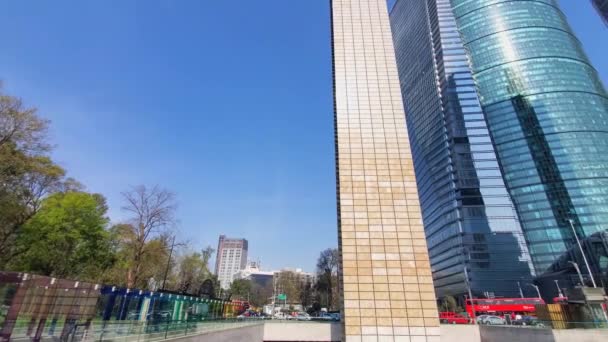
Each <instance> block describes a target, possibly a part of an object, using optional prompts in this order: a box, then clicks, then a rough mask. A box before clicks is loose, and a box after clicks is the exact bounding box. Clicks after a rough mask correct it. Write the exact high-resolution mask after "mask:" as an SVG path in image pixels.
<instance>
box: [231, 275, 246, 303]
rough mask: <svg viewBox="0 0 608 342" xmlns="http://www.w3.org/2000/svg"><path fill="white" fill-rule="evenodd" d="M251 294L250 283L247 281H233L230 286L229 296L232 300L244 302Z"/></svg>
mask: <svg viewBox="0 0 608 342" xmlns="http://www.w3.org/2000/svg"><path fill="white" fill-rule="evenodd" d="M250 293H251V282H250V281H249V280H247V279H235V280H234V281H233V282H232V283H231V284H230V296H231V298H232V299H241V300H246V299H247V298H248V297H249V294H250Z"/></svg>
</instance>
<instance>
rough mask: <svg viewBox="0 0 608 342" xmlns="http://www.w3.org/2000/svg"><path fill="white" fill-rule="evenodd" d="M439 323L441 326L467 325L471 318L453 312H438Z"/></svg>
mask: <svg viewBox="0 0 608 342" xmlns="http://www.w3.org/2000/svg"><path fill="white" fill-rule="evenodd" d="M439 321H440V322H441V323H443V324H469V323H471V318H469V317H468V316H465V315H462V314H458V313H455V312H440V313H439Z"/></svg>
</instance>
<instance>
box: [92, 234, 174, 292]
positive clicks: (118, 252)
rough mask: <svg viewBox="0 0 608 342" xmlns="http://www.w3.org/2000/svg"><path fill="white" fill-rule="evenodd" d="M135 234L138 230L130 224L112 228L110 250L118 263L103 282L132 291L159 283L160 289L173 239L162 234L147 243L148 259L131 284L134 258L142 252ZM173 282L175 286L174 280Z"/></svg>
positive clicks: (143, 260)
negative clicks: (137, 251)
mask: <svg viewBox="0 0 608 342" xmlns="http://www.w3.org/2000/svg"><path fill="white" fill-rule="evenodd" d="M134 231H135V228H133V227H132V226H131V225H130V224H116V225H114V226H112V228H110V236H111V239H110V240H111V242H110V246H111V248H110V249H111V251H112V253H113V255H114V259H115V261H114V264H113V266H112V268H111V269H109V270H108V271H106V272H105V273H104V277H103V280H104V282H108V283H112V284H117V285H120V286H125V287H129V288H139V289H145V288H149V287H150V285H151V284H152V283H156V285H157V287H159V286H160V285H162V284H161V281H162V279H163V277H164V273H165V270H166V266H167V262H168V260H169V249H170V247H171V238H170V237H169V235H167V234H161V235H158V236H156V237H154V238H151V239H148V240H147V241H146V243H145V244H144V246H143V255H144V256H145V257H143V258H142V259H141V261H140V262H139V266H138V270H139V271H138V277H137V279H136V280H134V281H133V282H131V283H129V282H128V280H129V272H131V271H132V270H133V269H134V264H133V261H134V258H133V254H134V251H135V250H137V248H138V245H137V243H138V242H137V238H136V237H135V235H134ZM170 275H171V274H170ZM171 276H172V275H171ZM169 280H170V281H171V282H172V283H175V280H174V279H169Z"/></svg>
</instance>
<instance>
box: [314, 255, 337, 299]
mask: <svg viewBox="0 0 608 342" xmlns="http://www.w3.org/2000/svg"><path fill="white" fill-rule="evenodd" d="M339 261H340V255H339V252H338V249H337V248H328V249H326V250H324V251H322V252H321V254H320V255H319V259H318V260H317V283H316V286H315V287H316V290H317V292H318V296H319V301H320V303H321V305H322V306H325V307H327V308H332V309H336V308H338V297H339V296H338V291H339V290H338V289H339V287H338V265H339Z"/></svg>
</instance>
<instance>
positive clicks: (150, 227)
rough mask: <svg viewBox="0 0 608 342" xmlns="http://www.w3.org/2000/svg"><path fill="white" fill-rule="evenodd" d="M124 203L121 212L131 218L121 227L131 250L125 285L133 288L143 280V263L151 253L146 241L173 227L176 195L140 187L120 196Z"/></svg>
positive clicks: (157, 188) (157, 189)
mask: <svg viewBox="0 0 608 342" xmlns="http://www.w3.org/2000/svg"><path fill="white" fill-rule="evenodd" d="M122 195H123V198H124V200H125V201H126V204H125V206H123V210H124V211H126V212H128V213H129V214H131V215H132V218H131V219H130V224H129V225H124V226H123V227H122V228H123V230H124V229H127V230H128V231H124V232H123V233H124V236H125V238H126V239H127V240H129V241H128V245H129V246H130V247H131V251H130V255H129V257H128V258H129V260H128V270H127V286H128V287H133V286H134V285H135V284H138V283H140V282H141V280H142V264H143V262H144V258H145V257H148V256H149V254H150V248H148V247H149V244H148V243H149V242H150V240H152V239H154V238H155V237H158V236H159V235H160V234H161V233H163V232H165V231H166V230H168V229H170V228H172V227H173V225H174V224H175V218H174V215H175V210H176V204H175V196H174V194H173V193H172V192H169V191H167V190H165V189H161V188H159V187H158V186H154V187H153V188H151V189H148V188H147V187H145V186H143V185H140V186H136V187H133V188H132V189H131V190H129V191H126V192H123V193H122Z"/></svg>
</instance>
